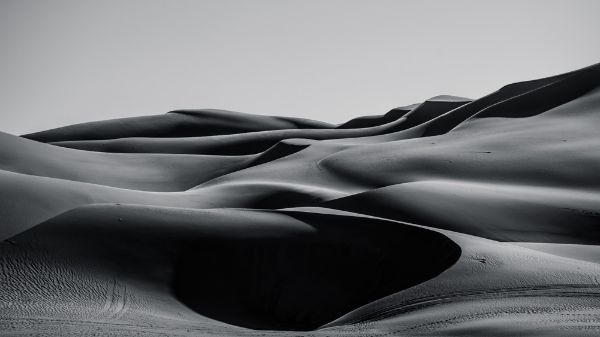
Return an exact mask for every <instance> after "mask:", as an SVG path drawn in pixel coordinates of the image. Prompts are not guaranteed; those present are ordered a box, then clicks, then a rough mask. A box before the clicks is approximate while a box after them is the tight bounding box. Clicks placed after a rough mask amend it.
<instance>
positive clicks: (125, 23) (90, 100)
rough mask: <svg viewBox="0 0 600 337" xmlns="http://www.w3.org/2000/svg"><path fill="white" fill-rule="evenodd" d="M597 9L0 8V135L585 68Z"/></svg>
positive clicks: (312, 5) (242, 2)
mask: <svg viewBox="0 0 600 337" xmlns="http://www.w3.org/2000/svg"><path fill="white" fill-rule="evenodd" d="M598 13H600V1H596V0H590V1H584V0H580V1H577V0H565V1H552V0H538V1H527V0H516V1H511V0H502V1H482V0H469V1H467V0H456V1H447V0H446V1H444V0H440V1H427V0H415V1H400V0H393V1H386V0H314V1H310V0H296V1H294V0H253V1H249V0H238V1H230V0H214V1H213V0H207V1H203V0H197V1H184V0H98V1H88V0H39V1H31V0H14V1H13V0H0V131H4V132H8V133H12V134H25V133H30V132H34V131H41V130H45V129H49V128H54V127H59V126H64V125H68V124H74V123H81V122H87V121H94V120H102V119H109V118H119V117H131V116H140V115H151V114H162V113H165V112H168V111H171V110H175V109H202V108H216V109H225V110H235V111H242V112H249V113H256V114H265V115H281V116H294V117H305V118H312V119H319V120H323V121H327V122H332V123H341V122H343V121H345V120H348V119H351V118H354V117H357V116H360V115H372V114H382V113H385V112H387V111H388V110H390V109H391V108H394V107H397V106H403V105H408V104H412V103H416V102H421V101H423V100H426V99H427V98H430V97H433V96H436V95H441V94H449V95H457V96H463V97H470V98H478V97H481V96H483V95H485V94H488V93H490V92H492V91H494V90H497V89H499V88H500V87H501V86H503V85H505V84H508V83H512V82H517V81H522V80H529V79H534V78H540V77H546V76H550V75H554V74H558V73H562V72H567V71H570V70H575V69H578V68H582V67H585V66H588V65H591V64H594V63H598V62H600V43H598V33H600V20H598Z"/></svg>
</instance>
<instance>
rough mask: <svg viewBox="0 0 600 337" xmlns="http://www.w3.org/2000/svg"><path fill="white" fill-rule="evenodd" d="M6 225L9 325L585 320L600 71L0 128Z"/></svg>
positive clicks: (265, 330)
mask: <svg viewBox="0 0 600 337" xmlns="http://www.w3.org/2000/svg"><path fill="white" fill-rule="evenodd" d="M0 240H1V241H0V335H6V336H16V335H36V336H39V335H43V336H90V335H101V336H105V335H107V336H306V335H310V336H598V335H600V65H594V66H590V67H587V68H584V69H580V70H577V71H573V72H570V73H566V74H561V75H557V76H553V77H550V78H544V79H538V80H533V81H527V82H520V83H514V84H510V85H507V86H505V87H503V88H501V89H499V90H498V91H496V92H493V93H491V94H489V95H487V96H484V97H482V98H480V99H476V100H471V99H467V98H462V97H455V96H445V95H443V96H436V97H433V98H431V99H429V100H427V101H425V102H422V103H418V104H412V105H407V106H404V107H399V108H395V109H392V110H390V111H389V112H387V113H385V114H381V115H372V116H364V117H358V118H354V119H352V120H350V121H348V122H345V123H342V124H340V125H331V124H328V123H323V122H318V121H312V120H306V119H299V118H287V117H271V116H261V115H251V114H244V113H239V112H232V111H223V110H181V111H173V112H170V113H167V114H164V115H159V116H147V117H135V118H124V119H116V120H107V121H96V122H90V123H84V124H76V125H71V126H65V127H61V128H57V129H52V130H47V131H42V132H37V133H33V134H29V135H24V136H20V137H19V136H14V135H10V134H6V133H0ZM309 331H310V332H309Z"/></svg>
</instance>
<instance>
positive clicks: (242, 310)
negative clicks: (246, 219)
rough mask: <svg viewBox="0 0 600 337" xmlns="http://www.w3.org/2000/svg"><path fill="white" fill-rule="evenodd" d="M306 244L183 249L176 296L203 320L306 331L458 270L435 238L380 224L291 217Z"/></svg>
mask: <svg viewBox="0 0 600 337" xmlns="http://www.w3.org/2000/svg"><path fill="white" fill-rule="evenodd" d="M288 214H289V215H292V216H293V217H295V218H297V219H299V220H301V221H304V222H306V223H308V224H310V225H312V226H314V227H315V228H316V229H317V234H315V235H313V236H310V237H308V238H306V237H305V238H294V237H288V238H285V239H281V238H279V239H260V238H255V239H226V240H224V239H218V240H215V239H210V238H207V239H205V240H202V241H196V242H194V243H192V244H189V245H188V246H186V247H185V248H184V249H183V251H182V254H181V258H180V260H179V263H178V266H177V268H176V274H175V281H174V290H175V293H176V295H177V296H178V298H179V299H180V300H181V301H182V302H184V303H185V304H186V305H188V306H189V307H190V308H192V309H194V310H195V311H197V312H198V313H200V314H202V315H204V316H207V317H210V318H212V319H216V320H219V321H222V322H226V323H229V324H233V325H237V326H242V327H246V328H251V329H259V330H299V331H309V330H314V329H317V328H319V327H320V326H322V325H324V324H326V323H328V322H331V321H333V320H335V319H336V318H338V317H340V316H342V315H344V314H346V313H348V312H350V311H352V310H354V309H356V308H358V307H360V306H362V305H365V304H367V303H369V302H372V301H374V300H377V299H379V298H382V297H385V296H387V295H390V294H393V293H395V292H398V291H400V290H403V289H406V288H408V287H411V286H413V285H416V284H418V283H421V282H424V281H426V280H428V279H430V278H432V277H434V276H436V275H438V274H440V273H441V272H442V271H444V270H445V269H447V268H448V267H449V266H451V265H452V264H454V262H456V260H457V259H458V257H459V256H460V248H459V246H458V245H456V244H455V243H454V242H453V241H451V240H450V239H448V238H447V237H445V236H444V235H441V234H439V233H437V232H433V231H429V230H426V229H421V228H418V227H413V226H408V225H403V224H399V223H394V222H388V221H383V220H375V219H368V218H359V217H347V216H335V215H323V214H309V213H303V212H288Z"/></svg>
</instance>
